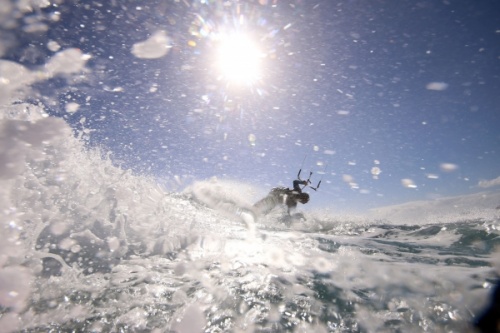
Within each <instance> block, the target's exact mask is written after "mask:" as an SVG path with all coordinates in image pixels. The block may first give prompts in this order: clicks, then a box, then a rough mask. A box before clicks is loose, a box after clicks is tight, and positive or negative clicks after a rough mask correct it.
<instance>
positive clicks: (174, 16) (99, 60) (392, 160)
mask: <svg viewBox="0 0 500 333" xmlns="http://www.w3.org/2000/svg"><path fill="white" fill-rule="evenodd" d="M0 3H1V4H4V3H5V5H6V4H7V3H9V4H12V5H11V9H10V11H7V12H6V14H2V15H3V17H1V21H3V22H4V23H1V37H2V48H0V52H2V53H1V55H2V59H6V60H10V61H15V62H17V63H19V64H22V65H24V66H26V67H27V68H29V69H32V70H36V69H37V68H39V67H40V66H43V65H44V64H45V63H46V62H47V61H48V59H49V58H50V57H53V56H54V55H55V54H56V53H57V52H61V51H63V50H65V49H68V48H78V49H80V50H81V51H82V52H83V53H85V54H87V55H90V56H91V58H90V60H88V62H87V65H86V69H85V71H83V72H82V73H81V74H79V75H75V76H72V77H71V78H68V77H60V76H58V77H54V78H52V79H49V80H47V81H43V82H39V83H36V84H35V85H34V86H33V88H34V90H33V91H34V92H36V93H34V95H33V97H32V99H31V100H32V101H33V102H35V101H38V100H39V101H41V102H43V103H44V105H46V107H47V108H48V109H49V110H50V113H51V114H53V115H57V116H61V117H64V118H65V119H66V120H67V121H68V122H69V123H71V124H72V125H73V126H74V128H75V129H78V130H81V129H82V128H85V129H87V132H88V133H89V135H88V138H87V139H88V141H89V144H90V145H92V146H100V147H102V148H103V149H104V150H107V151H110V152H111V155H110V156H111V158H112V159H114V160H115V161H116V163H120V164H122V165H123V167H126V168H132V169H133V170H135V171H136V172H142V173H146V174H152V175H155V176H156V177H158V178H159V179H161V181H162V182H168V183H170V181H171V180H173V179H177V180H178V181H180V183H181V184H188V183H189V182H192V181H194V180H202V179H205V178H208V177H212V176H216V177H221V178H230V179H236V180H240V181H244V182H249V183H251V184H254V185H256V186H260V187H262V188H271V187H273V186H276V185H285V186H291V182H292V180H293V179H294V177H295V176H296V174H297V171H298V170H299V168H301V167H302V168H303V175H307V173H308V172H309V170H311V171H314V172H315V174H314V175H313V182H317V181H319V180H322V183H321V188H320V190H319V191H318V192H316V193H312V201H311V206H313V207H321V206H326V207H331V208H333V209H335V208H338V209H345V208H369V207H375V206H379V205H386V204H393V203H394V204H395V203H401V202H405V201H408V200H419V199H428V198H436V197H440V196H450V195H459V194H467V193H470V192H474V191H480V190H484V189H485V188H489V187H479V186H478V184H479V182H480V181H483V183H482V184H483V185H490V184H491V185H493V184H495V183H500V181H499V180H498V177H499V176H500V152H499V148H498V147H500V130H499V129H500V3H499V2H498V1H496V0H479V1H452V0H450V1H447V0H444V1H436V0H422V1H413V0H387V1H384V0H377V1H373V0H363V1H362V0H358V1H354V0H353V1H335V0H318V1H309V0H307V1H305V0H303V1H300V0H293V1H292V0H290V1H280V0H259V1H216V0H204V1H200V0H198V1H193V0H182V1H174V0H172V1H164V0H161V1H160V0H157V1H140V2H138V1H83V2H82V1H62V0H61V1H53V2H51V4H50V5H44V7H43V8H39V9H34V10H33V11H32V12H27V11H25V12H24V13H23V15H19V12H20V11H22V10H23V9H22V8H20V7H19V6H20V5H19V4H15V5H14V4H13V2H11V1H5V0H4V1H1V2H0ZM6 17H7V18H9V20H6ZM321 173H324V174H321ZM495 180H496V181H495ZM487 181H490V182H487ZM181 187H182V186H181ZM491 188H496V189H497V188H498V186H497V187H494V186H491Z"/></svg>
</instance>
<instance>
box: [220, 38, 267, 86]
mask: <svg viewBox="0 0 500 333" xmlns="http://www.w3.org/2000/svg"><path fill="white" fill-rule="evenodd" d="M216 56H217V58H216V67H217V71H218V73H219V75H221V76H222V78H223V79H224V80H227V81H228V83H234V84H237V85H242V84H246V85H252V84H254V83H255V82H257V81H258V80H259V79H260V77H261V68H260V67H261V62H262V59H263V55H262V52H261V51H260V50H259V48H258V47H257V45H256V44H255V43H254V42H253V41H252V39H251V38H250V37H248V36H246V35H243V34H240V33H235V34H231V35H221V36H219V39H218V43H217V54H216Z"/></svg>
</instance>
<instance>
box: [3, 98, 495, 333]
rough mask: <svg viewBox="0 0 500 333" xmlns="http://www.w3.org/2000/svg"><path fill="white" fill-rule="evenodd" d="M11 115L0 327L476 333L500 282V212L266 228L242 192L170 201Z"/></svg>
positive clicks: (78, 143) (302, 219) (200, 188)
mask: <svg viewBox="0 0 500 333" xmlns="http://www.w3.org/2000/svg"><path fill="white" fill-rule="evenodd" d="M2 117H3V118H1V119H0V126H1V128H2V130H1V131H0V135H1V136H2V138H1V140H0V143H1V145H2V147H1V148H2V150H1V151H3V153H2V155H1V159H2V162H3V163H2V164H1V166H0V177H1V178H0V182H1V186H0V208H1V213H0V214H1V228H2V232H1V233H0V265H1V267H2V269H1V270H0V327H1V328H0V331H2V332H71V331H73V332H468V331H471V329H472V328H471V324H470V323H471V322H472V321H473V320H474V318H475V317H476V316H477V314H478V313H479V312H480V311H481V309H482V308H483V307H484V306H485V304H486V303H487V300H488V295H489V293H490V292H491V290H492V287H493V285H494V283H495V281H496V279H497V277H498V267H499V264H498V249H499V246H500V237H499V234H500V230H499V228H500V219H499V215H500V214H499V211H498V210H497V209H495V207H492V208H491V209H488V208H484V209H482V208H481V209H475V210H469V211H465V212H464V211H462V212H461V213H454V210H449V209H448V210H445V209H443V210H442V214H439V212H440V208H439V206H436V205H435V204H434V206H432V207H433V208H432V209H433V212H434V215H428V214H427V215H426V211H425V207H424V208H421V209H416V210H415V209H414V211H415V212H417V214H413V215H408V216H405V215H404V214H403V215H401V209H399V211H398V210H396V209H392V210H391V209H389V210H384V211H383V214H382V213H380V212H372V213H371V214H370V213H368V214H365V215H354V214H336V213H335V207H334V205H333V204H332V207H331V209H326V210H321V211H320V210H318V211H315V210H310V211H305V212H303V213H301V214H297V215H295V216H294V217H287V216H286V214H284V210H283V209H280V208H277V209H275V210H274V211H273V212H272V213H271V214H269V215H267V216H264V217H259V218H254V217H253V216H252V215H251V214H249V213H248V207H249V205H251V200H250V199H249V197H248V196H247V194H245V192H246V189H247V186H245V185H242V184H238V183H235V182H225V181H221V180H215V179H213V180H207V181H204V182H198V183H194V184H192V186H190V187H189V188H187V189H185V190H184V191H183V192H178V193H177V192H169V191H166V190H165V189H164V188H163V187H162V186H160V185H158V182H157V180H154V179H151V178H148V177H146V176H141V175H134V174H133V173H132V172H130V171H128V170H123V169H121V168H119V167H117V166H115V165H113V163H112V162H111V161H110V159H109V158H108V157H107V156H106V155H105V154H103V153H101V152H100V151H99V150H95V149H94V150H89V149H88V148H86V146H85V144H84V143H83V142H82V140H81V139H79V138H78V137H77V138H75V137H74V136H73V135H72V132H71V130H70V129H69V127H68V126H67V125H66V124H65V122H64V121H62V120H60V119H57V118H52V117H49V116H47V115H46V114H44V113H43V111H42V110H40V109H38V108H34V107H21V106H19V107H18V108H17V109H15V110H13V109H11V110H10V112H9V113H4V114H3V116H2ZM484 197H485V195H483V198H484ZM485 200H486V199H485ZM494 200H496V199H495V198H493V201H494ZM441 204H443V202H441ZM444 204H446V205H450V204H451V203H450V202H448V201H444ZM405 211H410V209H409V208H408V210H405V209H403V213H404V212H405ZM391 212H393V213H394V212H396V213H394V214H392V215H391V214H390V213H391ZM436 212H437V213H438V214H436ZM398 214H399V215H398ZM397 216H398V218H396V217H397Z"/></svg>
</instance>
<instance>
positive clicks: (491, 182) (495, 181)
mask: <svg viewBox="0 0 500 333" xmlns="http://www.w3.org/2000/svg"><path fill="white" fill-rule="evenodd" d="M477 185H478V186H479V187H484V188H487V187H493V186H499V185H500V176H499V177H497V178H495V179H491V180H481V181H480V182H479V183H478V184H477Z"/></svg>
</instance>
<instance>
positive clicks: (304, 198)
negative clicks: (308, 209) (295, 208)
mask: <svg viewBox="0 0 500 333" xmlns="http://www.w3.org/2000/svg"><path fill="white" fill-rule="evenodd" d="M297 201H298V202H300V203H301V204H306V203H308V202H309V194H307V193H299V194H297Z"/></svg>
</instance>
